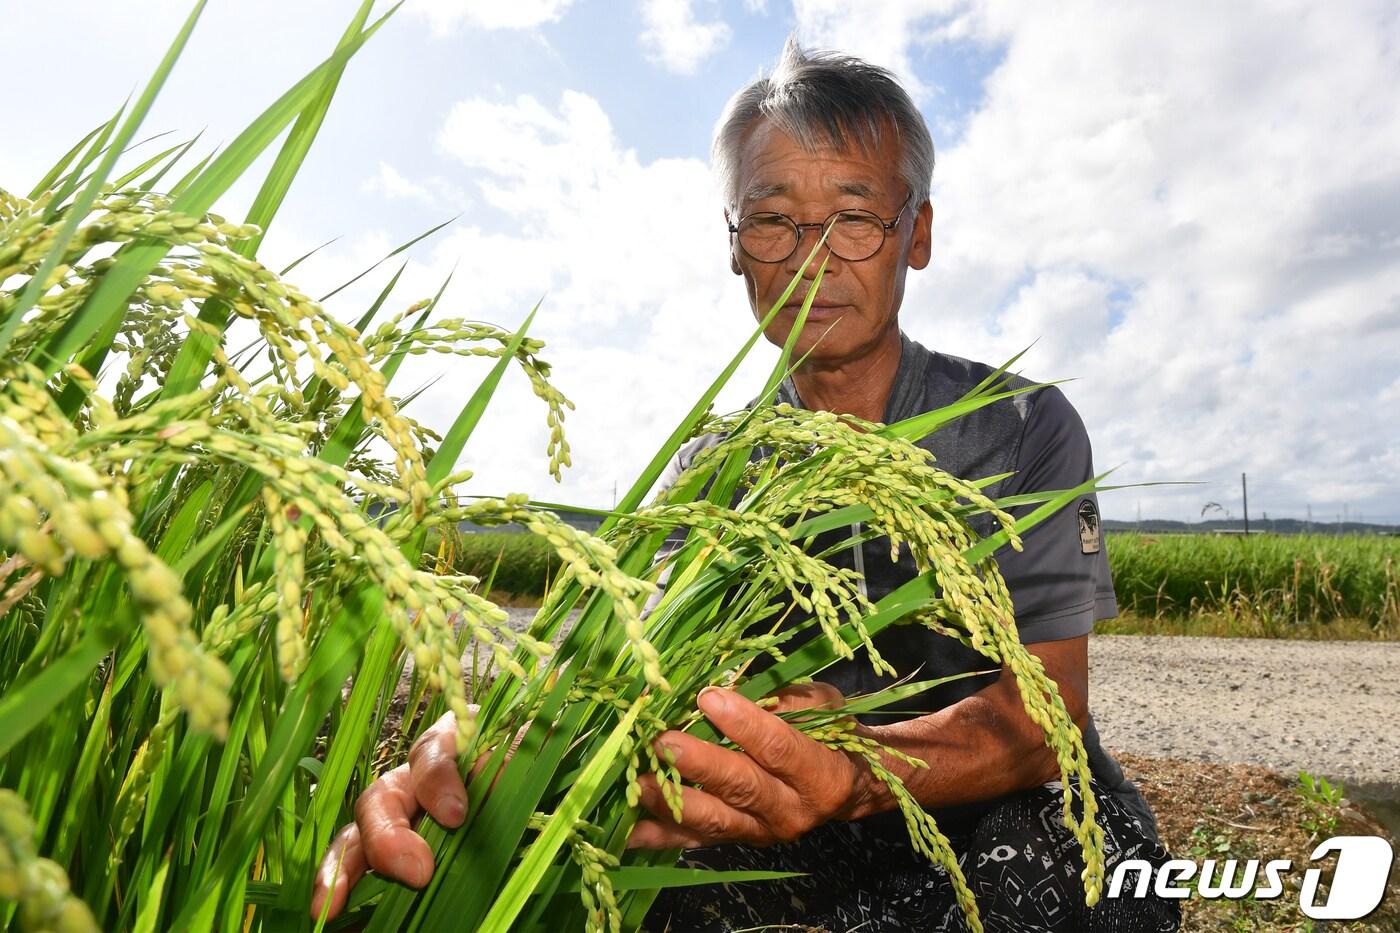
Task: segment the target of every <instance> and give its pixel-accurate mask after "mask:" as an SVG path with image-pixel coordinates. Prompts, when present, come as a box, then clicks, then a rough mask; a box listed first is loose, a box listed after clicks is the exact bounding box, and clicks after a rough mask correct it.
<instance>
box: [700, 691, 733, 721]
mask: <svg viewBox="0 0 1400 933" xmlns="http://www.w3.org/2000/svg"><path fill="white" fill-rule="evenodd" d="M696 703H697V704H698V705H699V707H700V709H701V710H703V711H704V712H706V713H708V714H712V715H713V714H716V713H723V712H724V711H725V710H727V709H728V708H729V691H728V690H721V689H720V688H719V687H706V688H705V689H704V690H701V691H700V696H699V697H698V698H697V699H696Z"/></svg>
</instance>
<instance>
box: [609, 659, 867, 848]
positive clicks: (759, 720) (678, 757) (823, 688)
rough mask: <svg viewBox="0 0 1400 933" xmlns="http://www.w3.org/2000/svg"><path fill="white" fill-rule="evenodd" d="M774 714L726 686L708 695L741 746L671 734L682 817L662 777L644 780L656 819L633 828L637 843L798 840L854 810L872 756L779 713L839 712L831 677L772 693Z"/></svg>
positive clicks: (666, 754) (666, 741)
mask: <svg viewBox="0 0 1400 933" xmlns="http://www.w3.org/2000/svg"><path fill="white" fill-rule="evenodd" d="M774 697H775V698H776V699H777V703H776V705H775V706H773V707H772V711H771V712H770V711H769V710H766V709H763V708H761V707H759V706H758V705H757V704H756V703H754V702H753V701H751V700H748V699H746V698H744V697H743V696H741V695H739V694H738V693H735V692H734V691H732V690H724V689H721V688H718V687H707V688H705V689H704V690H702V691H701V692H700V696H699V699H698V705H699V707H700V710H701V711H702V712H703V713H704V714H705V716H706V717H707V718H708V719H709V720H710V722H711V723H713V724H714V726H715V728H716V729H717V730H719V731H720V732H721V733H723V734H724V735H725V736H726V737H727V738H728V739H730V740H731V741H732V742H733V743H734V744H735V745H737V746H739V748H740V749H742V751H734V750H731V749H727V748H723V747H721V746H719V745H715V744H713V743H711V742H706V741H703V740H702V739H697V738H695V737H694V736H690V735H686V734H685V733H683V732H674V731H672V732H663V733H662V734H661V735H660V736H659V737H658V738H657V740H656V749H657V754H658V755H659V756H660V757H661V758H662V759H663V760H664V759H667V758H674V760H675V765H676V770H677V771H679V772H680V775H681V777H682V778H684V779H685V780H686V781H688V782H690V783H692V784H698V785H700V787H689V786H686V787H682V789H681V820H680V822H679V823H678V822H676V820H675V818H674V816H673V814H672V813H671V809H670V807H669V806H667V803H666V799H665V798H664V797H663V796H662V794H661V786H660V784H659V782H658V781H657V778H656V776H655V775H652V774H647V775H643V776H642V777H641V778H639V783H640V784H641V802H642V806H644V807H646V809H647V810H649V811H650V812H651V813H652V815H653V817H654V818H653V819H648V820H642V821H640V822H638V823H637V825H636V827H635V828H634V829H633V830H632V835H631V837H630V838H629V839H628V841H627V845H628V847H629V848H644V849H676V848H686V849H690V848H697V847H701V846H711V845H719V844H721V843H726V842H744V843H748V844H750V845H759V846H766V845H772V844H773V843H777V842H792V841H794V840H796V839H798V838H799V837H801V836H802V835H804V834H805V833H807V832H809V831H810V830H812V829H815V828H816V827H818V826H820V825H821V824H823V823H826V822H828V821H829V820H833V819H841V818H842V817H843V815H845V814H848V813H850V812H851V811H852V810H853V808H854V807H855V804H856V801H857V798H858V797H859V796H860V794H861V792H862V788H863V786H864V778H865V776H866V775H867V774H868V771H867V770H866V769H865V768H864V766H863V765H864V763H863V762H859V761H858V760H857V759H856V758H855V757H853V756H851V755H848V754H846V753H844V752H838V751H833V750H832V749H829V748H827V747H826V746H825V745H822V744H821V743H819V742H816V741H814V740H812V739H809V738H807V736H805V735H803V734H802V733H801V732H799V731H798V730H796V729H794V728H793V727H792V726H790V725H788V724H787V723H786V722H784V721H783V720H782V719H781V718H779V717H778V716H777V715H775V713H779V712H790V711H794V710H802V709H836V708H839V707H840V706H841V705H842V704H843V703H844V702H845V698H844V697H843V696H842V695H841V692H840V691H839V690H837V689H836V688H835V687H833V686H831V685H830V684H822V683H814V684H807V685H803V686H798V687H789V688H786V689H784V690H781V691H779V692H778V693H776V694H774Z"/></svg>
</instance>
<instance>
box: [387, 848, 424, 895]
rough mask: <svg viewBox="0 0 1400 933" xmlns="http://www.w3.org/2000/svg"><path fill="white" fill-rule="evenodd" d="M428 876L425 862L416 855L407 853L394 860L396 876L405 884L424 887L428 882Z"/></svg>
mask: <svg viewBox="0 0 1400 933" xmlns="http://www.w3.org/2000/svg"><path fill="white" fill-rule="evenodd" d="M427 874H428V872H427V871H426V870H425V869H424V866H423V861H422V860H421V859H420V858H418V856H416V855H409V854H407V853H405V854H404V855H400V856H399V857H398V858H396V859H394V875H395V876H396V877H398V878H399V879H400V880H401V881H403V882H404V883H405V884H408V885H411V886H413V887H415V888H417V887H422V886H423V885H424V884H425V883H426V882H427V880H428V879H427Z"/></svg>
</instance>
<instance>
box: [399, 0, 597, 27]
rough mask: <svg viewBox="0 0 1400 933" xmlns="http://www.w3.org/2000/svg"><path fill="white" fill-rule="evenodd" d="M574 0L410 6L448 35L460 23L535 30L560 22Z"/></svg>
mask: <svg viewBox="0 0 1400 933" xmlns="http://www.w3.org/2000/svg"><path fill="white" fill-rule="evenodd" d="M572 5H573V0H511V2H509V3H498V2H496V0H411V2H410V4H409V7H408V9H410V10H412V11H413V12H414V13H417V14H418V15H419V16H423V17H425V18H426V19H427V20H428V21H429V22H430V23H431V24H432V27H433V32H435V33H438V34H439V35H444V34H447V33H450V32H452V31H453V30H455V29H456V28H457V27H458V26H462V25H467V26H473V27H476V28H478V29H532V28H534V27H536V26H542V25H544V24H545V23H553V22H557V21H558V20H559V19H561V18H563V16H564V13H565V12H567V11H568V9H569V7H570V6H572Z"/></svg>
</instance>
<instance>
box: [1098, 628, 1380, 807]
mask: <svg viewBox="0 0 1400 933" xmlns="http://www.w3.org/2000/svg"><path fill="white" fill-rule="evenodd" d="M1089 684H1090V688H1089V689H1090V700H1089V707H1090V709H1092V710H1093V712H1094V721H1095V722H1096V723H1097V725H1098V727H1099V734H1100V735H1101V736H1102V738H1103V742H1104V745H1106V746H1108V747H1109V748H1113V749H1121V750H1123V751H1128V752H1134V753H1136V754H1140V755H1152V756H1156V757H1172V758H1184V759H1188V760H1194V761H1212V762H1240V763H1243V764H1257V765H1265V766H1267V767H1270V768H1274V769H1276V770H1279V771H1282V772H1284V773H1285V774H1288V773H1294V772H1297V771H1298V770H1299V769H1305V770H1307V771H1310V772H1312V773H1314V774H1322V775H1325V776H1327V777H1330V778H1334V779H1339V780H1341V781H1342V782H1343V783H1344V784H1345V785H1346V786H1347V788H1348V789H1349V790H1350V789H1351V788H1353V787H1354V788H1356V789H1358V790H1360V789H1361V788H1363V787H1366V786H1372V787H1373V788H1374V789H1375V790H1382V789H1384V788H1388V789H1390V790H1391V792H1392V793H1393V792H1394V791H1395V790H1396V789H1400V737H1397V735H1396V727H1397V725H1400V643H1394V642H1318V641H1276V640H1271V639H1254V638H1186V637H1180V636H1141V635H1095V636H1091V637H1090V640H1089Z"/></svg>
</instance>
